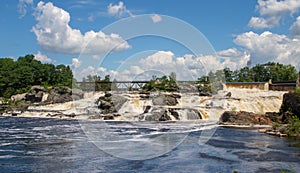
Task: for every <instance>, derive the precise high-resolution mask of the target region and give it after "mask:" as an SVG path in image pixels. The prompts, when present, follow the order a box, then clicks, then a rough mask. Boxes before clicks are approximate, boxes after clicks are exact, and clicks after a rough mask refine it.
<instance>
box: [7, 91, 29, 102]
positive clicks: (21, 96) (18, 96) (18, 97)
mask: <svg viewBox="0 0 300 173" xmlns="http://www.w3.org/2000/svg"><path fill="white" fill-rule="evenodd" d="M26 94H27V93H23V94H16V95H13V96H11V97H10V99H11V101H13V102H16V101H21V100H25V99H26Z"/></svg>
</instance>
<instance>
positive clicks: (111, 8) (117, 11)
mask: <svg viewBox="0 0 300 173" xmlns="http://www.w3.org/2000/svg"><path fill="white" fill-rule="evenodd" d="M107 12H108V14H109V15H111V16H115V17H117V18H120V17H125V16H130V17H132V16H134V15H133V14H132V13H131V12H130V11H129V10H128V9H127V8H126V6H125V5H124V3H123V2H122V1H120V2H119V3H118V4H116V5H113V4H112V3H110V4H109V5H108V7H107Z"/></svg>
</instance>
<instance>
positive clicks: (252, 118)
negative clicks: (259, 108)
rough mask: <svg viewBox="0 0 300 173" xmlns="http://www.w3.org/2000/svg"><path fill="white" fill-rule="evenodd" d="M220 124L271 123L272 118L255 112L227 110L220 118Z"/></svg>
mask: <svg viewBox="0 0 300 173" xmlns="http://www.w3.org/2000/svg"><path fill="white" fill-rule="evenodd" d="M219 124H229V125H253V124H257V125H258V124H259V125H271V124H273V122H272V120H271V119H270V118H269V117H267V116H265V115H261V114H255V113H251V112H244V111H240V112H236V111H225V112H224V113H223V114H222V115H221V117H220V119H219Z"/></svg>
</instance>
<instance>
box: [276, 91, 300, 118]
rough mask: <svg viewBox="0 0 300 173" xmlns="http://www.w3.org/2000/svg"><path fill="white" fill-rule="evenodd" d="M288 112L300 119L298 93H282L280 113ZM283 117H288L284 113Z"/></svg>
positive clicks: (299, 97) (299, 94)
mask: <svg viewBox="0 0 300 173" xmlns="http://www.w3.org/2000/svg"><path fill="white" fill-rule="evenodd" d="M286 112H288V113H289V114H290V115H296V116H298V118H299V119H300V93H295V92H289V93H285V94H284V95H283V100H282V104H281V107H280V113H281V114H285V113H286ZM285 115H286V116H284V118H288V117H287V114H285Z"/></svg>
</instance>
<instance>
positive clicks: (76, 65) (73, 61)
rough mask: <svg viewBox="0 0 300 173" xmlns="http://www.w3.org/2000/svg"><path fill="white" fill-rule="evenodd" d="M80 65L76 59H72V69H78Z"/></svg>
mask: <svg viewBox="0 0 300 173" xmlns="http://www.w3.org/2000/svg"><path fill="white" fill-rule="evenodd" d="M81 63H82V62H81V61H80V60H79V59H78V58H72V66H73V67H75V68H78V67H80V65H81Z"/></svg>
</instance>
